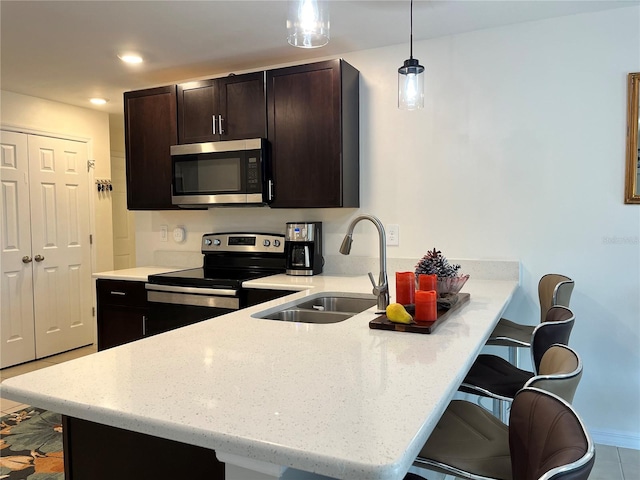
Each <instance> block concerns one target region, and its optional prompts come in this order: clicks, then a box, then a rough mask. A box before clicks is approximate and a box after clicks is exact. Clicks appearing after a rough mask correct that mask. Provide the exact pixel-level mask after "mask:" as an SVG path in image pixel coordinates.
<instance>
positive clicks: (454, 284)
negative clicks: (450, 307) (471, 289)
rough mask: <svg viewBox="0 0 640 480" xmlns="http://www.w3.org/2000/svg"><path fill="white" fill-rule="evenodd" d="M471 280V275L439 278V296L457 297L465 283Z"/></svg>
mask: <svg viewBox="0 0 640 480" xmlns="http://www.w3.org/2000/svg"><path fill="white" fill-rule="evenodd" d="M467 280H469V275H458V276H457V277H438V296H439V297H444V296H448V295H456V294H457V293H458V292H459V291H460V289H461V288H462V287H463V285H464V284H465V283H467Z"/></svg>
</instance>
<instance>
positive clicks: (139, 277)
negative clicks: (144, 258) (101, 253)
mask: <svg viewBox="0 0 640 480" xmlns="http://www.w3.org/2000/svg"><path fill="white" fill-rule="evenodd" d="M176 270H185V269H184V268H180V267H134V268H124V269H122V270H111V271H108V272H98V273H94V274H93V275H92V277H93V278H96V279H98V278H101V279H105V280H129V281H138V282H146V281H147V279H148V277H149V275H157V274H158V273H167V272H175V271H176Z"/></svg>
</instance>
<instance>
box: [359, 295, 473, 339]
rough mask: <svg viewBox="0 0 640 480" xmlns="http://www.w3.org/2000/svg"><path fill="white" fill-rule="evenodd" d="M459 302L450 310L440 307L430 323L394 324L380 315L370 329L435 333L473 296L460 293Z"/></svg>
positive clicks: (373, 321) (372, 322) (371, 323)
mask: <svg viewBox="0 0 640 480" xmlns="http://www.w3.org/2000/svg"><path fill="white" fill-rule="evenodd" d="M457 297H458V301H457V302H456V303H455V304H454V305H453V306H452V307H451V308H449V309H448V310H445V309H441V308H440V305H438V318H437V319H436V320H435V321H433V322H428V323H420V324H417V323H412V324H410V325H409V324H404V323H393V322H392V321H390V320H389V319H388V318H387V316H386V315H380V316H379V317H378V318H374V319H373V320H371V321H370V322H369V328H379V329H381V330H393V331H395V332H411V333H433V331H434V330H435V329H436V327H437V326H438V325H440V324H441V323H442V322H444V321H445V320H446V319H447V318H449V317H450V316H451V315H452V314H453V313H454V312H456V311H458V310H460V309H461V308H462V307H463V306H465V305H466V304H467V303H469V299H470V298H471V295H470V294H468V293H458V295H457Z"/></svg>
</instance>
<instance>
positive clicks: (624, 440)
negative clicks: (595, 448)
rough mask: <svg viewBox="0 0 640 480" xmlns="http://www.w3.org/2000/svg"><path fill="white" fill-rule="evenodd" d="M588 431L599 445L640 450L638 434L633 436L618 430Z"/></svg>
mask: <svg viewBox="0 0 640 480" xmlns="http://www.w3.org/2000/svg"><path fill="white" fill-rule="evenodd" d="M588 430H589V433H590V434H591V438H592V439H593V442H594V443H596V444H598V445H611V446H612V447H622V448H632V449H634V450H640V434H638V433H636V434H633V433H629V432H619V431H616V430H592V429H588Z"/></svg>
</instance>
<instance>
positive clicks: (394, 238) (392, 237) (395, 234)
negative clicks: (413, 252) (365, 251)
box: [387, 223, 400, 246]
mask: <svg viewBox="0 0 640 480" xmlns="http://www.w3.org/2000/svg"><path fill="white" fill-rule="evenodd" d="M387 245H391V246H398V245H400V225H398V224H396V223H391V224H389V225H387Z"/></svg>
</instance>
